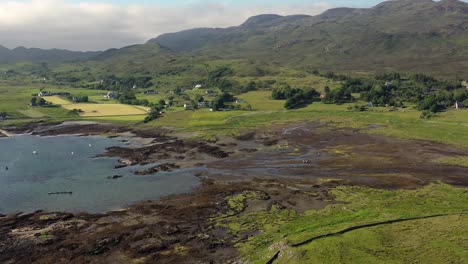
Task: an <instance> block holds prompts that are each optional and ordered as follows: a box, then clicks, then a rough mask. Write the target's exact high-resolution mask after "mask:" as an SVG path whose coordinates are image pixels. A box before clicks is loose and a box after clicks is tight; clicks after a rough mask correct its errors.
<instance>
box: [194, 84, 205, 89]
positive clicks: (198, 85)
mask: <svg viewBox="0 0 468 264" xmlns="http://www.w3.org/2000/svg"><path fill="white" fill-rule="evenodd" d="M202 87H203V85H201V84H197V85H195V89H200V88H202Z"/></svg>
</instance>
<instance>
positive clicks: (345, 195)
mask: <svg viewBox="0 0 468 264" xmlns="http://www.w3.org/2000/svg"><path fill="white" fill-rule="evenodd" d="M332 194H333V195H334V196H335V197H336V204H333V205H329V206H327V207H326V208H324V209H321V210H310V211H307V212H305V213H304V214H297V213H296V212H294V211H291V210H288V209H279V208H276V207H272V208H271V209H270V210H264V211H258V212H252V213H241V214H238V215H234V216H230V217H227V218H226V217H222V218H220V219H219V220H217V223H218V225H220V226H225V227H227V228H228V229H229V230H230V232H231V233H233V234H241V233H242V232H252V231H254V232H257V233H259V235H257V236H254V237H251V238H250V239H248V240H247V241H245V242H241V243H238V244H237V248H238V249H239V250H240V252H241V254H242V255H243V256H244V258H245V259H247V260H248V262H249V263H267V261H268V260H269V259H270V258H271V257H273V255H274V254H275V253H276V252H278V251H280V252H281V254H280V255H279V258H278V260H277V261H276V263H466V262H467V261H468V254H467V252H468V251H467V250H468V241H467V240H466V237H467V236H468V229H466V226H467V225H468V210H467V207H466V201H467V199H468V193H467V192H466V190H465V189H464V188H455V187H451V186H449V185H445V184H441V183H435V184H431V185H429V186H426V187H424V188H421V189H418V190H397V191H391V190H381V189H370V188H364V187H349V186H348V187H346V186H341V187H336V188H335V189H333V190H332ZM230 199H238V198H234V197H233V198H230ZM245 199H255V197H250V198H249V197H248V196H245ZM230 204H233V205H235V204H237V203H234V202H233V203H230ZM420 217H430V218H427V219H413V218H420ZM397 219H400V220H401V219H413V220H408V221H403V222H399V223H393V224H385V221H389V220H390V221H391V220H397ZM373 223H382V224H381V225H378V226H374V227H368V228H362V229H357V230H354V231H350V232H347V233H345V234H342V235H336V236H330V237H325V238H320V239H316V240H314V241H312V242H309V243H304V244H303V245H299V246H294V245H295V244H299V243H301V242H303V241H307V240H308V239H310V238H313V237H316V236H320V235H325V234H330V233H334V232H338V231H341V230H345V229H347V228H350V227H353V226H360V225H365V224H373Z"/></svg>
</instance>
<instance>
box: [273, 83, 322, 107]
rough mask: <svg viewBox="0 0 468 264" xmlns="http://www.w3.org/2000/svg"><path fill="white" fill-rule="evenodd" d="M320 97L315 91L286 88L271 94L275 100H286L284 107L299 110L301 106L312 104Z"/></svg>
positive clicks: (275, 90)
mask: <svg viewBox="0 0 468 264" xmlns="http://www.w3.org/2000/svg"><path fill="white" fill-rule="evenodd" d="M319 96H320V93H318V92H317V91H316V90H315V89H308V90H304V89H299V88H291V87H290V86H285V87H282V88H277V89H274V90H273V91H272V92H271V98H273V99H275V100H286V102H285V104H284V107H285V108H286V109H294V108H299V107H301V106H304V105H307V104H310V103H312V102H313V101H315V100H317V99H318V97H319Z"/></svg>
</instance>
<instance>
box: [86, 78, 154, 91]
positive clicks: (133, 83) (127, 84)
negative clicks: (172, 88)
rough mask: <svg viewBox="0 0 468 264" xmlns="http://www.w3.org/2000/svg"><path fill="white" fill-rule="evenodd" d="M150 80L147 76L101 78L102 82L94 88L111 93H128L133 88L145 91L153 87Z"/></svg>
mask: <svg viewBox="0 0 468 264" xmlns="http://www.w3.org/2000/svg"><path fill="white" fill-rule="evenodd" d="M151 80H152V78H151V77H149V76H144V77H133V76H132V77H124V78H119V77H117V76H115V75H111V76H108V77H105V78H103V79H102V81H100V82H99V83H98V84H96V85H95V88H96V89H100V90H113V91H128V90H130V89H132V88H133V87H137V88H143V89H145V88H149V87H151V86H152V85H153V83H152V82H151Z"/></svg>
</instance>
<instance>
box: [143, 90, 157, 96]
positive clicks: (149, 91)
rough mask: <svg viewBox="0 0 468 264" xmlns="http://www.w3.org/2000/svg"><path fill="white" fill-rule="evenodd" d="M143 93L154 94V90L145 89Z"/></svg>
mask: <svg viewBox="0 0 468 264" xmlns="http://www.w3.org/2000/svg"><path fill="white" fill-rule="evenodd" d="M145 94H146V95H151V94H156V91H155V90H148V91H145Z"/></svg>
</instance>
